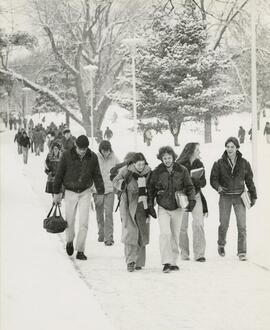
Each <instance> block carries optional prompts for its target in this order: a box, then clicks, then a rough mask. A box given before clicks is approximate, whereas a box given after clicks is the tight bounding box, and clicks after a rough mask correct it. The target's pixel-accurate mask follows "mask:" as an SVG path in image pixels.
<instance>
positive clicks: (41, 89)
mask: <svg viewBox="0 0 270 330" xmlns="http://www.w3.org/2000/svg"><path fill="white" fill-rule="evenodd" d="M0 75H3V76H6V77H8V78H10V79H11V80H18V81H21V82H23V83H24V86H25V87H29V88H31V89H32V90H33V91H35V92H37V93H41V94H43V95H46V96H47V97H48V98H49V99H50V100H52V101H53V102H54V103H55V104H57V105H58V106H59V107H60V108H61V109H62V110H63V111H65V112H67V113H68V114H69V115H70V117H71V118H72V119H73V120H74V121H76V122H77V123H78V124H80V125H81V126H83V122H82V121H81V120H80V119H78V118H77V117H76V116H75V115H74V114H73V112H72V109H71V108H70V107H69V106H68V105H67V104H66V103H65V101H64V100H63V99H61V97H59V96H58V95H57V94H55V93H54V92H52V91H50V90H49V89H48V88H46V87H43V86H40V85H38V84H36V83H34V82H32V81H30V80H29V79H27V78H25V77H23V76H22V75H20V74H18V73H16V72H14V71H11V70H3V69H1V68H0Z"/></svg>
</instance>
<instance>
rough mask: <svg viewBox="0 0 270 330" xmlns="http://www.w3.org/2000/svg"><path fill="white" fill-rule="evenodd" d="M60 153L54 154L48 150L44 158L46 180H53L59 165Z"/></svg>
mask: <svg viewBox="0 0 270 330" xmlns="http://www.w3.org/2000/svg"><path fill="white" fill-rule="evenodd" d="M60 157H61V153H60V152H59V153H58V154H57V155H55V154H54V153H53V152H49V153H48V155H47V157H46V160H45V173H46V174H48V179H47V181H49V182H53V181H54V178H55V174H56V172H57V168H58V166H59V162H60Z"/></svg>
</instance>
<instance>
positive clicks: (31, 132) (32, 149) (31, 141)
mask: <svg viewBox="0 0 270 330" xmlns="http://www.w3.org/2000/svg"><path fill="white" fill-rule="evenodd" d="M28 136H29V139H30V148H31V153H33V152H34V141H33V130H32V129H29V130H28Z"/></svg>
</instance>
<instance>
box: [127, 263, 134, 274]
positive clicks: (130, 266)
mask: <svg viewBox="0 0 270 330" xmlns="http://www.w3.org/2000/svg"><path fill="white" fill-rule="evenodd" d="M127 270H128V272H134V270H135V262H130V263H128V264H127Z"/></svg>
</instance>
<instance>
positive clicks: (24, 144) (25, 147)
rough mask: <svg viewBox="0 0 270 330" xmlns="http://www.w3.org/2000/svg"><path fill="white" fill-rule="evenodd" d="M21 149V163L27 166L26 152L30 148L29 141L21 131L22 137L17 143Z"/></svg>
mask: <svg viewBox="0 0 270 330" xmlns="http://www.w3.org/2000/svg"><path fill="white" fill-rule="evenodd" d="M19 144H20V146H21V148H22V154H23V162H24V164H27V160H28V150H29V148H30V139H29V137H28V136H27V134H26V132H25V131H23V133H22V137H21V138H20V142H19Z"/></svg>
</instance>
